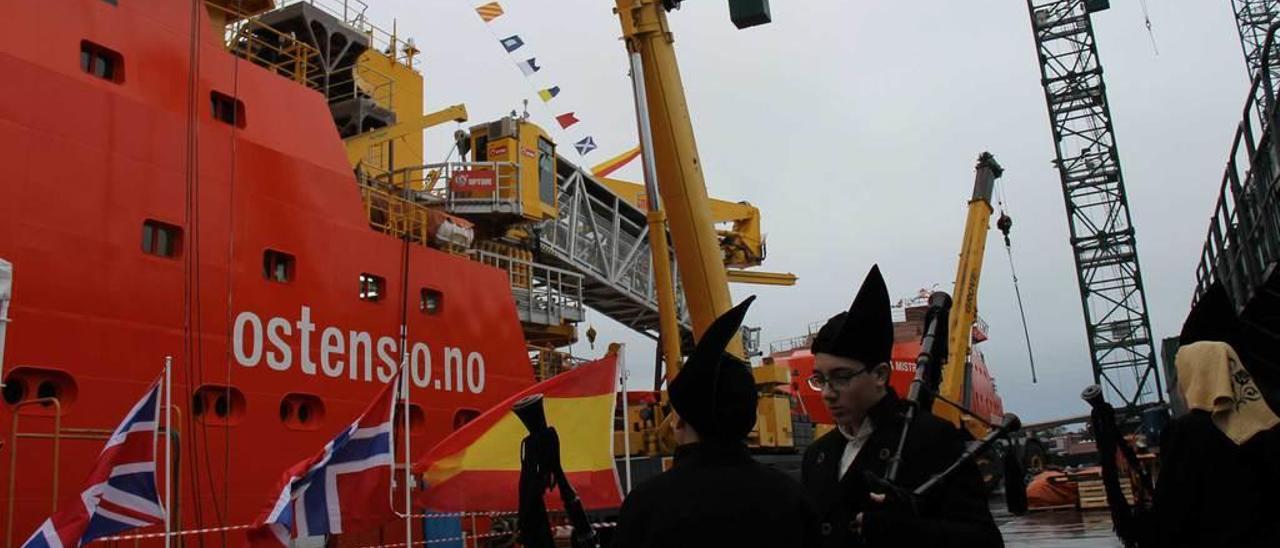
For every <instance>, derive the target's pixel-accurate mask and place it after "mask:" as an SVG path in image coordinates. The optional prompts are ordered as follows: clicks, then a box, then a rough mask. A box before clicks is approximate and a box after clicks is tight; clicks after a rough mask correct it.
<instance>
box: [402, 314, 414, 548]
mask: <svg viewBox="0 0 1280 548" xmlns="http://www.w3.org/2000/svg"><path fill="white" fill-rule="evenodd" d="M408 339H409V336H408V326H405V325H401V326H400V345H401V348H403V349H404V350H405V351H404V352H402V353H401V354H400V382H401V383H403V384H402V385H401V386H403V387H404V409H403V411H402V412H403V413H404V417H403V419H402V420H403V421H404V434H403V437H404V545H405V546H406V548H407V547H409V546H413V504H412V500H413V483H412V481H413V472H412V470H411V468H412V467H411V466H410V461H409V458H410V456H409V455H410V453H409V418H410V417H409V375H410V374H412V371H408V368H409V351H408V350H409V349H408V347H407V346H405V345H407V344H409V343H408Z"/></svg>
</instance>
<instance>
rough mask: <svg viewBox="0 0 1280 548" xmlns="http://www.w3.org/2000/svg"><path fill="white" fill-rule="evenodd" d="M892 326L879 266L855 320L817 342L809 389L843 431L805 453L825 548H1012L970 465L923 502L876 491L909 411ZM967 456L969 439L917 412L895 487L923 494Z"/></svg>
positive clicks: (827, 330) (806, 477)
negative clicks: (897, 384)
mask: <svg viewBox="0 0 1280 548" xmlns="http://www.w3.org/2000/svg"><path fill="white" fill-rule="evenodd" d="M892 349H893V319H892V317H891V316H890V311H889V292H888V290H887V289H886V288H885V284H884V278H883V277H881V276H880V268H879V267H878V266H875V267H872V268H871V272H870V273H868V274H867V278H866V280H865V281H863V282H862V288H861V289H860V290H859V291H858V296H857V297H856V298H855V299H854V301H853V305H851V306H850V307H849V311H848V312H841V313H840V314H837V315H836V316H834V317H832V318H831V319H830V320H828V321H827V323H826V325H824V326H823V327H822V329H821V330H819V331H818V335H817V337H815V338H814V341H813V348H812V350H813V353H814V373H813V376H812V377H811V378H810V379H809V385H810V386H811V387H813V388H814V389H815V390H820V391H821V392H822V400H823V403H825V404H826V406H827V409H829V410H830V411H831V415H832V417H834V418H835V420H836V424H837V427H838V428H836V429H835V430H832V431H831V432H828V433H827V434H826V435H824V436H822V437H821V438H818V440H816V441H815V442H814V443H813V445H810V446H809V448H808V449H807V450H806V451H805V454H804V462H803V465H802V466H803V467H802V475H803V483H804V487H805V489H806V490H807V491H808V493H809V496H810V497H812V498H813V501H814V503H815V504H816V505H817V507H818V519H819V521H820V523H819V535H820V536H821V545H822V546H827V547H832V548H835V547H839V548H849V547H858V546H871V547H874V546H894V547H911V546H930V547H934V546H937V547H941V546H955V547H964V548H987V547H999V546H1003V545H1004V541H1003V540H1002V538H1001V536H1000V531H999V529H997V528H996V525H995V522H994V520H992V518H991V512H990V510H988V509H987V499H986V496H985V492H984V490H983V488H982V479H981V477H980V475H979V473H978V469H977V467H976V466H974V465H972V464H969V465H966V466H965V468H964V469H962V470H960V471H959V472H958V473H956V474H955V475H954V476H952V477H951V478H950V479H949V480H947V481H945V482H943V483H942V484H941V485H938V486H937V487H934V489H933V490H932V491H931V492H930V493H929V494H928V495H926V496H925V497H924V498H923V499H921V500H916V501H914V502H913V503H906V502H904V501H901V500H893V497H891V498H890V500H886V499H885V496H884V494H885V491H886V489H883V488H881V487H878V486H876V485H875V479H874V478H883V477H884V474H885V472H886V470H887V468H888V465H889V460H890V459H891V458H892V457H893V456H894V452H895V451H896V450H897V443H898V439H899V436H900V434H901V432H902V426H903V422H904V420H905V418H904V410H905V403H904V402H903V401H902V400H899V399H898V396H897V394H895V393H894V391H893V388H891V387H890V386H889V372H890V365H889V361H890V353H891V351H892ZM963 449H964V438H963V436H962V434H961V433H960V431H959V430H957V429H956V428H955V427H953V426H952V425H951V424H950V423H948V422H946V421H943V420H942V419H939V418H937V417H935V416H933V415H932V414H930V413H928V410H924V412H921V413H917V414H916V417H915V420H914V421H913V424H912V426H911V430H910V432H909V434H908V438H907V443H906V447H905V449H904V450H903V454H902V457H901V458H902V461H901V464H900V468H899V471H898V478H897V482H896V484H897V485H898V486H900V487H904V488H906V489H914V488H915V487H917V486H919V485H920V484H922V483H924V482H925V481H927V480H928V479H929V478H930V477H931V476H933V475H934V474H936V473H938V472H941V471H942V470H943V469H945V468H946V467H947V466H949V465H950V464H951V463H952V462H954V461H955V460H956V458H957V457H958V456H959V455H960V453H961V452H962V451H963Z"/></svg>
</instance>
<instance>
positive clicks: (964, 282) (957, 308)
mask: <svg viewBox="0 0 1280 548" xmlns="http://www.w3.org/2000/svg"><path fill="white" fill-rule="evenodd" d="M976 170H977V175H976V177H975V179H974V182H973V197H972V198H970V199H969V214H968V218H967V219H966V220H965V225H964V239H963V240H962V241H961V243H960V262H959V264H958V265H957V266H956V284H955V289H954V292H953V294H954V295H955V301H954V304H953V305H952V307H951V316H950V318H949V321H950V323H949V325H948V336H949V337H950V340H948V341H947V365H946V367H944V368H943V371H942V384H941V386H940V387H939V388H938V393H939V394H940V395H941V396H942V397H943V398H946V399H948V400H951V401H953V402H960V403H962V404H964V405H965V406H968V404H969V402H967V401H965V399H966V398H965V395H966V393H967V387H966V386H965V385H966V384H967V383H966V382H965V374H966V372H967V371H968V369H969V366H968V361H969V349H970V346H971V344H972V340H973V339H972V337H973V323H974V322H975V321H977V319H978V279H979V278H980V277H981V275H982V257H983V254H984V253H985V252H986V248H987V232H988V231H989V230H990V227H989V226H988V223H989V222H990V219H991V212H992V207H991V193H992V191H993V190H994V189H995V185H996V179H999V178H1000V176H1001V175H1002V174H1003V173H1004V168H1002V167H1000V164H998V163H996V159H995V157H994V156H992V155H991V153H990V152H983V153H982V155H980V156H978V165H977V168H976ZM933 413H934V414H935V415H937V416H939V417H941V418H943V419H946V420H948V421H950V422H951V423H952V424H955V425H956V426H961V421H960V412H959V411H957V410H956V409H955V408H954V407H952V406H950V405H947V404H945V403H942V402H936V403H934V406H933Z"/></svg>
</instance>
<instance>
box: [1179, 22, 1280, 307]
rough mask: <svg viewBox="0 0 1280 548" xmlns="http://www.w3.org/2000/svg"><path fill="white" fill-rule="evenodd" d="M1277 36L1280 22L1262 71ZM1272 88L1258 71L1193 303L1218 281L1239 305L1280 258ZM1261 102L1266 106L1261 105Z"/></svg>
mask: <svg viewBox="0 0 1280 548" xmlns="http://www.w3.org/2000/svg"><path fill="white" fill-rule="evenodd" d="M1278 30H1280V21H1278V22H1276V23H1273V24H1272V25H1271V26H1270V28H1268V30H1267V37H1266V41H1265V42H1264V46H1263V51H1262V57H1261V63H1260V66H1262V67H1266V66H1267V64H1268V62H1269V57H1271V55H1272V53H1273V45H1274V44H1275V38H1276V33H1277V31H1278ZM1276 84H1277V83H1276V82H1273V81H1272V79H1271V71H1268V70H1260V71H1258V73H1257V74H1256V75H1255V76H1254V77H1253V80H1252V82H1251V84H1250V87H1249V92H1248V96H1247V98H1246V100H1245V106H1244V112H1243V115H1242V118H1241V122H1240V124H1239V125H1238V126H1237V128H1236V133H1235V136H1234V137H1233V139H1232V142H1231V151H1230V153H1229V154H1228V156H1227V166H1226V170H1225V173H1224V174H1223V177H1222V184H1221V187H1220V190H1219V193H1218V200H1217V202H1216V204H1215V206H1214V214H1213V216H1212V217H1211V219H1210V223H1209V231H1208V235H1207V236H1206V238H1205V245H1204V248H1203V250H1202V251H1201V254H1200V264H1199V266H1198V267H1197V269H1196V282H1197V283H1196V291H1195V295H1194V296H1193V302H1194V301H1198V300H1199V298H1200V296H1201V295H1203V294H1204V292H1205V291H1207V290H1208V289H1209V287H1210V286H1211V285H1212V284H1213V283H1214V282H1215V281H1221V282H1222V284H1223V286H1224V288H1225V289H1226V290H1227V292H1228V293H1229V294H1230V295H1231V296H1232V297H1233V300H1234V301H1235V302H1236V303H1237V304H1238V305H1243V303H1246V302H1248V300H1249V297H1250V296H1251V295H1252V292H1253V291H1254V290H1255V289H1256V288H1257V287H1258V285H1259V284H1260V283H1261V282H1262V279H1263V276H1265V275H1267V270H1268V268H1269V266H1270V263H1271V262H1273V261H1275V260H1277V259H1278V258H1280V196H1277V185H1276V184H1275V180H1276V177H1277V174H1280V171H1278V170H1277V167H1278V166H1280V141H1277V139H1276V134H1275V131H1274V128H1275V126H1276V124H1275V122H1276V121H1277V118H1276V114H1277V111H1276V101H1275V99H1276V91H1277V89H1276ZM1259 92H1262V93H1259ZM1259 97H1262V98H1264V100H1265V101H1266V103H1265V104H1260V102H1259ZM1241 145H1244V150H1241ZM1242 162H1243V168H1242V165H1241V164H1242Z"/></svg>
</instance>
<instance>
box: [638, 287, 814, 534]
mask: <svg viewBox="0 0 1280 548" xmlns="http://www.w3.org/2000/svg"><path fill="white" fill-rule="evenodd" d="M753 299H754V297H752V298H749V299H747V300H746V301H743V302H742V304H739V305H738V306H736V307H734V308H733V309H732V310H730V311H729V312H726V313H725V314H724V315H723V316H721V317H719V318H717V319H716V321H715V322H713V323H712V324H711V326H710V327H709V328H707V331H706V333H704V334H703V336H702V339H701V340H699V341H698V345H697V348H695V349H694V351H693V354H692V355H690V356H689V358H688V359H687V360H686V361H685V364H684V367H683V368H682V369H681V370H680V373H679V374H678V375H676V378H675V379H673V380H672V381H671V383H670V387H669V389H668V393H669V396H670V399H671V406H672V407H673V408H674V409H675V415H676V417H675V421H674V428H675V435H676V441H677V443H679V447H678V448H677V449H676V453H675V464H674V465H673V466H672V468H671V469H670V470H668V471H666V472H663V473H662V474H660V475H658V476H657V477H655V478H653V479H651V480H649V481H647V482H645V483H643V484H641V485H639V486H637V487H636V488H635V490H633V491H632V492H631V494H630V495H628V496H627V499H626V501H624V502H623V503H622V511H621V514H620V515H619V517H618V530H617V537H616V539H615V540H614V544H613V546H614V547H615V548H623V547H626V548H630V547H640V546H644V547H664V548H665V547H680V546H690V547H693V546H698V547H701V546H734V547H754V546H759V547H782V546H806V547H807V546H817V544H816V532H817V521H816V517H815V515H814V511H813V507H812V505H811V504H810V503H809V501H808V500H807V499H806V497H805V496H804V492H803V490H802V489H801V488H800V486H799V485H797V484H796V483H795V482H794V481H792V480H791V479H790V478H788V477H786V476H784V475H783V474H782V473H781V472H777V471H775V470H772V469H770V468H766V467H764V466H762V465H760V464H758V463H756V461H755V460H753V459H752V458H751V455H750V454H748V452H747V446H746V438H747V434H749V433H750V432H751V429H752V427H754V426H755V422H756V388H755V380H754V378H753V377H752V375H751V371H750V369H749V366H748V365H747V364H746V363H743V362H742V361H741V360H739V359H737V358H735V357H733V356H730V355H729V354H726V353H725V352H724V349H725V346H727V345H728V344H729V341H731V340H733V337H734V335H736V334H737V332H738V328H739V326H741V325H742V318H743V316H745V315H746V313H747V307H749V306H750V305H751V301H752V300H753Z"/></svg>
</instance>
